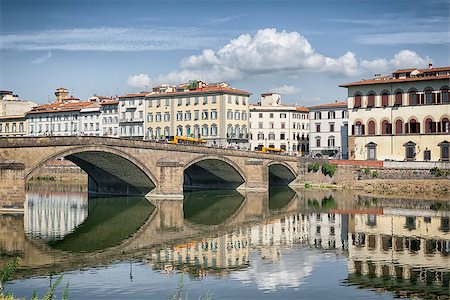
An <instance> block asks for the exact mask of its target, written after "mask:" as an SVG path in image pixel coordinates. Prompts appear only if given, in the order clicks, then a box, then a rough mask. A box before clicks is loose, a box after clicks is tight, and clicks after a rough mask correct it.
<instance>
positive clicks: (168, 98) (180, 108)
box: [145, 81, 251, 148]
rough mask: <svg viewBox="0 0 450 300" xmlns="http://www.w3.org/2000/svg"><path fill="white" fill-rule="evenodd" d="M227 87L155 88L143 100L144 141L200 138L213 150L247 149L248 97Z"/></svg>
mask: <svg viewBox="0 0 450 300" xmlns="http://www.w3.org/2000/svg"><path fill="white" fill-rule="evenodd" d="M250 95H251V94H250V93H248V92H245V91H241V90H238V89H234V88H231V87H230V86H229V85H228V84H227V83H213V84H207V83H204V82H202V81H191V82H189V83H187V84H181V85H179V86H176V87H175V86H167V85H165V86H159V87H155V88H154V89H153V91H152V92H151V93H148V94H147V95H146V96H145V101H146V105H145V106H146V118H145V128H146V129H145V136H146V139H150V140H160V139H168V138H169V137H170V136H175V135H177V136H184V137H195V138H202V139H204V140H206V141H207V143H208V144H210V145H215V146H236V147H244V148H246V147H247V146H248V111H249V96H250Z"/></svg>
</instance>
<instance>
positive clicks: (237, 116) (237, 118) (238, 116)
mask: <svg viewBox="0 0 450 300" xmlns="http://www.w3.org/2000/svg"><path fill="white" fill-rule="evenodd" d="M240 114H241V113H240V112H239V111H238V110H237V111H235V112H234V119H235V120H239V119H240Z"/></svg>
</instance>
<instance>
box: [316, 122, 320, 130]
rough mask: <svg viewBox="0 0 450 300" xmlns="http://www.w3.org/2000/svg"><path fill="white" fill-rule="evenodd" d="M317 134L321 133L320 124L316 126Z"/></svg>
mask: <svg viewBox="0 0 450 300" xmlns="http://www.w3.org/2000/svg"><path fill="white" fill-rule="evenodd" d="M316 132H320V124H316Z"/></svg>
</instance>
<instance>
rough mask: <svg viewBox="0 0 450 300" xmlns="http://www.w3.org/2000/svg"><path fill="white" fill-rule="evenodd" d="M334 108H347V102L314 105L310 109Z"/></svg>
mask: <svg viewBox="0 0 450 300" xmlns="http://www.w3.org/2000/svg"><path fill="white" fill-rule="evenodd" d="M334 107H345V108H346V107H347V102H338V101H336V102H333V103H323V104H318V105H314V106H311V107H310V109H315V108H334Z"/></svg>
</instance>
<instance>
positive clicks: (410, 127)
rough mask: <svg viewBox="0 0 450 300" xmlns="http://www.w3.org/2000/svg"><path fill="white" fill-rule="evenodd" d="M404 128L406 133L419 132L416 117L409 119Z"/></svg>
mask: <svg viewBox="0 0 450 300" xmlns="http://www.w3.org/2000/svg"><path fill="white" fill-rule="evenodd" d="M405 129H406V130H405V131H406V133H413V134H414V133H420V123H418V122H417V120H416V119H411V120H410V121H409V123H407V124H406V128H405Z"/></svg>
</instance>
